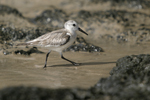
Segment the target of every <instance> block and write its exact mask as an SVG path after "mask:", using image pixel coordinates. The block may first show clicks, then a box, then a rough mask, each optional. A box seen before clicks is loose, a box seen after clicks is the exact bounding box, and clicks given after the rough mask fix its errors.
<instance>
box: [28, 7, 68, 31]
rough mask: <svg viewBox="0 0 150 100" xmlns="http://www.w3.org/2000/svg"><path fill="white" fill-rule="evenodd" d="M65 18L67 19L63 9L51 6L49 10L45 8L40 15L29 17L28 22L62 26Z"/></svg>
mask: <svg viewBox="0 0 150 100" xmlns="http://www.w3.org/2000/svg"><path fill="white" fill-rule="evenodd" d="M65 19H67V14H66V13H65V12H64V11H63V10H61V9H57V8H52V9H51V10H45V11H43V12H42V13H41V15H39V16H37V17H35V18H33V19H30V22H32V23H35V24H39V25H49V26H51V27H59V28H62V27H63V26H64V23H65V21H66V20H65Z"/></svg>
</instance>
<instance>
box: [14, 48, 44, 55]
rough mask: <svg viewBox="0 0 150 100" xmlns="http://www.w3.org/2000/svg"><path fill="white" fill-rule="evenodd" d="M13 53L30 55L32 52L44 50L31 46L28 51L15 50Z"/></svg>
mask: <svg viewBox="0 0 150 100" xmlns="http://www.w3.org/2000/svg"><path fill="white" fill-rule="evenodd" d="M14 53H15V54H18V53H19V54H21V55H30V54H32V53H44V52H42V51H39V50H38V49H37V48H36V47H33V48H31V49H30V50H28V51H24V50H16V51H15V52H14Z"/></svg>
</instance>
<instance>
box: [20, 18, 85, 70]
mask: <svg viewBox="0 0 150 100" xmlns="http://www.w3.org/2000/svg"><path fill="white" fill-rule="evenodd" d="M64 27H65V28H63V29H60V30H56V31H52V32H49V33H46V34H44V35H42V36H40V37H38V38H36V39H34V40H31V41H28V42H26V43H22V44H18V45H28V46H37V47H38V46H40V47H48V48H49V49H50V50H49V52H48V53H47V55H46V60H45V65H44V67H43V68H46V65H47V58H48V56H49V54H50V52H51V50H52V51H56V52H59V53H60V55H61V58H62V59H64V60H67V61H69V62H70V63H72V64H73V65H79V63H75V62H73V61H71V60H68V59H66V58H65V57H64V56H63V54H62V51H63V50H64V49H66V48H68V47H69V46H71V45H72V44H73V43H74V41H75V40H76V36H77V34H76V31H77V30H79V31H81V32H83V33H85V34H86V35H88V34H87V33H86V32H84V31H83V30H82V29H81V28H79V27H78V24H77V23H76V22H75V21H73V20H69V21H67V22H66V23H65V24H64Z"/></svg>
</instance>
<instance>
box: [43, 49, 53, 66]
mask: <svg viewBox="0 0 150 100" xmlns="http://www.w3.org/2000/svg"><path fill="white" fill-rule="evenodd" d="M50 53H51V50H50V51H49V52H48V53H47V55H46V60H45V65H44V67H43V68H46V65H47V59H48V56H49V54H50Z"/></svg>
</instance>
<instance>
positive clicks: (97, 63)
mask: <svg viewBox="0 0 150 100" xmlns="http://www.w3.org/2000/svg"><path fill="white" fill-rule="evenodd" d="M110 63H116V62H86V63H80V65H78V66H83V65H101V64H110ZM72 66H74V65H72V64H59V65H52V66H48V67H72Z"/></svg>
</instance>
